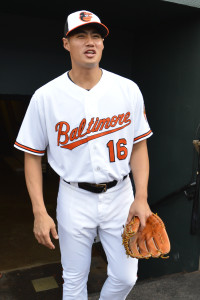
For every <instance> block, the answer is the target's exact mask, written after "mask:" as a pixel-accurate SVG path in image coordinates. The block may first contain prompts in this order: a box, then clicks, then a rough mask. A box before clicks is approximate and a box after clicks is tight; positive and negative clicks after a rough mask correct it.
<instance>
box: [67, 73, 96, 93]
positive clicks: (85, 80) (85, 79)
mask: <svg viewBox="0 0 200 300" xmlns="http://www.w3.org/2000/svg"><path fill="white" fill-rule="evenodd" d="M69 76H70V78H71V80H72V81H73V82H74V83H75V84H77V85H78V86H80V87H82V88H84V89H86V90H90V89H92V88H93V87H94V86H95V85H96V84H97V83H98V82H99V80H100V79H101V76H102V70H101V69H100V68H99V67H98V68H95V69H81V70H74V68H72V69H71V70H70V71H69Z"/></svg>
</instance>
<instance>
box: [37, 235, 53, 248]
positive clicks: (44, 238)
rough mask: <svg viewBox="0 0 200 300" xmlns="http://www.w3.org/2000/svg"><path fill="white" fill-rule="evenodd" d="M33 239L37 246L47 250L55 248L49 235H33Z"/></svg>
mask: <svg viewBox="0 0 200 300" xmlns="http://www.w3.org/2000/svg"><path fill="white" fill-rule="evenodd" d="M35 237H36V239H37V241H38V243H39V244H42V245H44V246H46V247H47V248H49V249H55V246H54V244H53V243H52V241H51V239H50V236H49V234H35Z"/></svg>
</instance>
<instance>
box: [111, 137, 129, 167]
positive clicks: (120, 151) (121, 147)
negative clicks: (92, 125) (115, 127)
mask: <svg viewBox="0 0 200 300" xmlns="http://www.w3.org/2000/svg"><path fill="white" fill-rule="evenodd" d="M126 144H127V141H126V139H119V140H118V142H117V143H116V152H117V158H118V159H119V160H123V159H125V158H126V157H127V155H128V150H127V148H126V147H125V145H126ZM107 147H108V149H109V156H110V162H115V149H114V141H113V140H110V141H109V142H108V143H107Z"/></svg>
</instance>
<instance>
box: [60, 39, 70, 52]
mask: <svg viewBox="0 0 200 300" xmlns="http://www.w3.org/2000/svg"><path fill="white" fill-rule="evenodd" d="M62 41H63V47H64V48H65V49H66V50H67V51H69V52H70V46H69V39H67V38H62Z"/></svg>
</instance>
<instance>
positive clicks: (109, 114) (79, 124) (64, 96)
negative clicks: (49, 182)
mask: <svg viewBox="0 0 200 300" xmlns="http://www.w3.org/2000/svg"><path fill="white" fill-rule="evenodd" d="M102 71H103V74H102V77H101V79H100V81H99V82H98V83H97V85H95V86H94V87H93V88H92V89H91V90H89V91H87V90H85V89H83V88H81V87H80V86H78V85H76V84H74V83H73V82H72V81H71V80H70V79H69V77H68V74H67V72H66V73H64V74H63V75H61V76H59V77H57V78H56V79H54V80H52V81H50V82H49V83H47V84H46V85H44V86H42V87H41V88H39V89H38V90H37V91H36V92H35V94H34V95H33V97H32V99H31V101H30V104H29V107H28V110H27V112H26V115H25V117H24V120H23V123H22V126H21V128H20V131H19V134H18V137H17V140H16V142H15V147H16V148H18V149H20V150H23V151H26V152H29V153H31V154H35V155H44V154H45V151H46V149H47V156H48V162H49V164H50V165H51V167H52V168H53V169H54V170H55V172H56V173H57V174H58V175H59V176H60V177H61V178H63V179H65V180H66V181H68V182H91V183H101V182H109V181H113V180H122V178H123V177H124V176H125V175H127V174H128V173H129V172H130V164H129V161H130V156H131V152H132V147H133V144H134V143H137V142H139V141H142V140H143V139H146V138H148V137H150V136H151V135H152V131H151V129H150V127H149V124H148V121H147V118H146V114H145V109H144V102H143V97H142V94H141V92H140V90H139V88H138V86H137V85H136V84H135V83H134V82H133V81H131V80H129V79H126V78H124V77H121V76H119V75H116V74H113V73H111V72H108V71H106V70H102Z"/></svg>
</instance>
